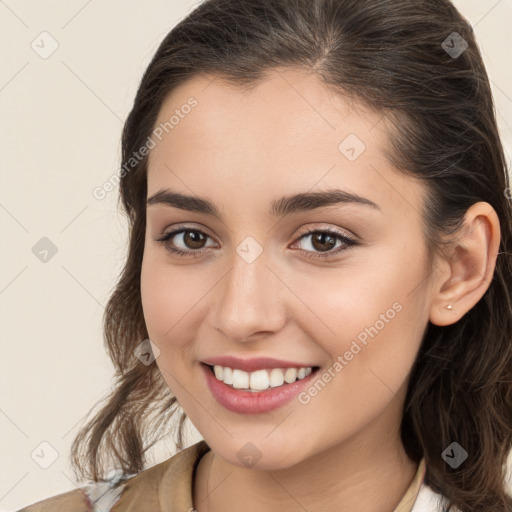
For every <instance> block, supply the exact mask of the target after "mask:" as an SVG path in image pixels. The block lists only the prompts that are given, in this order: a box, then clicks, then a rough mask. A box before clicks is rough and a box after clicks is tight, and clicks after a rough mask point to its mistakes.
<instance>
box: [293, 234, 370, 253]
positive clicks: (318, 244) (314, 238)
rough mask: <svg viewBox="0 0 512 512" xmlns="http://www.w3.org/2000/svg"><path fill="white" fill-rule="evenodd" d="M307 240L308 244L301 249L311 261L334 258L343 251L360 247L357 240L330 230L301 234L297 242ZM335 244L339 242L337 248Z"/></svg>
mask: <svg viewBox="0 0 512 512" xmlns="http://www.w3.org/2000/svg"><path fill="white" fill-rule="evenodd" d="M308 239H309V242H306V243H305V244H304V245H303V246H302V248H301V249H302V252H303V253H305V255H306V256H307V257H308V258H313V259H315V258H316V259H325V258H329V257H332V256H336V255H338V254H340V253H341V252H343V251H349V250H351V249H353V248H354V247H356V246H358V245H360V242H358V241H357V240H354V239H353V238H350V237H348V236H347V235H345V234H344V233H342V232H341V231H337V230H335V229H332V228H331V229H314V230H309V231H306V232H303V233H302V234H301V236H300V238H299V239H298V240H299V242H300V241H302V240H308ZM337 242H340V244H339V245H338V246H337V245H336V244H337ZM333 249H335V250H333Z"/></svg>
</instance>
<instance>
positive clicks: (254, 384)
mask: <svg viewBox="0 0 512 512" xmlns="http://www.w3.org/2000/svg"><path fill="white" fill-rule="evenodd" d="M201 364H203V365H204V366H207V367H208V368H209V371H210V372H211V373H212V374H213V375H214V377H215V378H216V380H217V381H219V382H222V383H223V384H225V385H226V386H229V387H231V388H232V389H236V390H239V391H249V392H253V393H255V392H256V393H257V392H261V391H269V390H272V389H276V388H280V387H283V386H286V385H288V384H293V383H294V382H297V381H300V380H302V379H304V378H305V377H307V376H309V375H311V374H312V373H316V372H317V371H318V370H319V369H320V367H319V366H307V367H302V368H268V369H261V370H257V371H253V372H246V371H243V370H239V369H237V368H230V367H221V366H219V365H209V364H206V363H201Z"/></svg>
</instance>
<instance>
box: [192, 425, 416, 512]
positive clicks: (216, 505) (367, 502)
mask: <svg viewBox="0 0 512 512" xmlns="http://www.w3.org/2000/svg"><path fill="white" fill-rule="evenodd" d="M382 427H383V425H376V424H374V425H372V426H371V427H370V428H369V429H368V430H367V431H366V432H365V431H359V432H358V434H357V436H354V437H353V438H352V439H349V440H346V441H345V442H343V443H342V444H339V445H337V446H333V447H329V448H327V449H325V450H323V451H322V452H319V453H316V454H315V455H313V456H311V457H309V458H306V459H304V460H302V461H301V462H300V463H299V464H296V465H294V466H291V467H288V468H284V469H277V470H271V471H266V470H258V469H254V468H252V469H249V468H243V467H240V466H236V465H233V464H230V463H228V462H227V461H225V460H224V459H222V458H221V457H219V456H218V455H215V454H214V453H213V452H212V451H209V452H208V453H207V454H205V456H204V457H202V459H201V460H200V462H199V464H198V467H197V471H196V480H195V485H194V492H193V501H194V507H195V509H196V510H198V512H220V511H225V510H231V511H232V512H238V511H240V512H241V511H242V510H243V511H244V512H256V511H257V512H260V511H261V510H265V511H268V512H278V511H279V512H292V511H296V510H301V509H302V510H307V511H308V512H320V511H321V512H368V511H369V510H372V511H379V512H392V511H393V510H394V509H395V507H396V506H397V505H398V503H399V502H400V500H401V499H402V497H403V496H404V494H405V492H406V491H407V488H408V487H409V486H410V484H411V482H412V480H413V478H414V476H415V474H416V471H417V468H418V465H417V464H416V463H414V462H413V461H412V460H410V459H409V458H408V457H407V456H406V454H405V452H404V450H403V445H402V443H401V440H400V438H399V436H398V435H395V436H393V437H394V439H389V437H387V438H386V436H383V435H382V432H386V430H382ZM379 429H380V430H379ZM370 430H371V432H370ZM388 432H389V430H388ZM379 433H380V434H379ZM384 447H385V448H386V449H383V448H384Z"/></svg>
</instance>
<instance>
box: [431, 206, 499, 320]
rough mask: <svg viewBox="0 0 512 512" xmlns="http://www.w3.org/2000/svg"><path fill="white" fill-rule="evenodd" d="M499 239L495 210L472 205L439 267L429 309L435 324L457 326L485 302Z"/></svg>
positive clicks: (489, 207)
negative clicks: (482, 299)
mask: <svg viewBox="0 0 512 512" xmlns="http://www.w3.org/2000/svg"><path fill="white" fill-rule="evenodd" d="M500 239H501V231H500V222H499V219H498V215H497V214H496V211H495V210H494V208H493V207H492V206H491V205H490V204H489V203H486V202H483V201H481V202H478V203H475V204H473V205H471V207H470V208H468V210H467V211H466V214H465V216H464V224H463V225H462V227H461V229H460V232H459V233H458V234H457V235H456V237H455V241H454V244H453V248H452V250H451V251H450V254H449V256H447V257H446V258H443V261H442V263H441V265H440V266H439V269H440V272H439V273H438V275H437V279H436V282H435V287H434V288H433V292H434V295H433V297H432V302H431V306H430V318H429V320H430V321H431V322H432V323H433V324H435V325H440V326H443V325H450V324H454V323H455V322H457V321H458V320H459V319H460V318H462V317H463V316H464V315H465V314H466V313H467V312H468V311H469V310H470V309H471V308H472V307H473V306H474V305H475V304H476V303H477V302H478V301H479V300H480V299H481V298H482V296H483V295H484V293H485V292H486V291H487V289H488V288H489V285H490V283H491V280H492V277H493V274H494V269H495V267H496V258H497V256H498V250H499V246H500ZM449 304H451V306H452V309H448V308H447V307H446V306H448V305H449Z"/></svg>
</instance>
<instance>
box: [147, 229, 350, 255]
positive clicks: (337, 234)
mask: <svg viewBox="0 0 512 512" xmlns="http://www.w3.org/2000/svg"><path fill="white" fill-rule="evenodd" d="M186 232H193V233H201V234H202V235H205V236H207V237H209V238H211V237H210V236H209V235H208V234H206V233H204V232H203V231H201V230H199V229H193V228H189V227H185V226H180V227H179V228H177V229H175V230H174V231H170V232H169V233H166V234H165V235H164V236H163V237H162V238H158V239H157V240H156V241H157V242H160V243H161V244H162V245H163V246H164V247H165V248H166V250H168V251H169V252H171V253H173V254H176V255H177V256H183V257H192V258H193V257H199V256H201V255H202V254H203V253H205V252H207V249H198V250H193V249H192V250H189V251H184V250H183V249H177V248H176V247H173V246H172V245H171V243H170V239H171V238H173V237H174V236H176V235H178V234H180V233H186ZM315 233H323V234H329V235H332V236H333V237H335V238H338V239H339V240H341V241H342V242H343V243H344V244H345V247H338V249H336V250H335V251H333V252H329V251H328V252H325V253H313V254H312V253H311V251H306V250H303V249H302V250H301V252H303V253H306V257H308V258H311V259H317V260H325V259H328V258H331V257H333V256H336V255H338V254H339V253H341V252H343V251H350V250H352V249H353V248H354V247H356V246H358V245H360V243H359V242H357V241H356V240H354V239H353V238H349V237H347V236H346V235H345V234H344V233H342V232H340V231H337V230H336V229H333V228H326V229H313V230H306V231H303V232H301V233H299V237H298V238H297V241H298V240H300V239H301V238H303V237H306V236H308V235H312V234H315Z"/></svg>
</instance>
